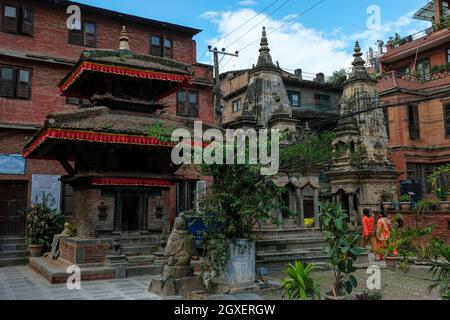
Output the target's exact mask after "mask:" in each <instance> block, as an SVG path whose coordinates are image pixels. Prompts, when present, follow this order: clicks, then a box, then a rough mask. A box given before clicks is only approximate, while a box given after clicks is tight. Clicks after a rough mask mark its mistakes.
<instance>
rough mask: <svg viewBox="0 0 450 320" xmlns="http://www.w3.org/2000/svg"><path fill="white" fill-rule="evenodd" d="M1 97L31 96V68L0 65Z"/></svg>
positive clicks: (21, 97) (28, 97)
mask: <svg viewBox="0 0 450 320" xmlns="http://www.w3.org/2000/svg"><path fill="white" fill-rule="evenodd" d="M0 97H5V98H19V99H30V98H31V70H30V69H26V68H18V67H12V66H0Z"/></svg>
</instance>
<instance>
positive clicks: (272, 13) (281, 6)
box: [226, 0, 324, 51]
mask: <svg viewBox="0 0 450 320" xmlns="http://www.w3.org/2000/svg"><path fill="white" fill-rule="evenodd" d="M290 1H291V0H286V1H285V2H283V3H282V4H281V5H280V6H279V7H277V8H276V9H275V10H274V11H272V12H271V13H270V14H269V15H267V16H266V17H265V18H264V19H263V20H261V21H260V22H258V23H257V24H255V25H254V26H253V27H252V28H251V29H250V30H248V31H247V32H245V33H244V34H242V35H241V36H240V37H239V38H237V39H236V40H234V41H233V42H231V43H230V44H228V45H227V46H226V47H231V46H232V45H233V44H235V43H236V42H238V41H239V40H241V39H242V38H243V37H245V36H246V35H247V34H249V33H250V32H252V31H253V30H255V28H256V27H257V26H259V25H260V24H261V23H263V22H264V21H266V20H267V19H269V18H270V17H272V16H273V15H274V14H275V13H276V12H278V10H280V9H281V8H283V7H284V6H285V5H286V4H288V2H290ZM323 1H324V0H323ZM239 51H240V50H239Z"/></svg>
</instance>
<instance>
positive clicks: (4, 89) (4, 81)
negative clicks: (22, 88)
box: [0, 67, 15, 98]
mask: <svg viewBox="0 0 450 320" xmlns="http://www.w3.org/2000/svg"><path fill="white" fill-rule="evenodd" d="M14 89H15V85H14V69H13V68H6V67H1V68H0V96H1V97H7V98H13V97H14V96H15V92H14Z"/></svg>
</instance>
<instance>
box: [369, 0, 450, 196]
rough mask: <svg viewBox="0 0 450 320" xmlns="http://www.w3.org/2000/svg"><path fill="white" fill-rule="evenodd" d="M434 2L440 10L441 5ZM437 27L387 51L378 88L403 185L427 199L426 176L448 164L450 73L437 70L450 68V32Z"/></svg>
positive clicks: (429, 193)
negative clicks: (414, 185) (412, 184)
mask: <svg viewBox="0 0 450 320" xmlns="http://www.w3.org/2000/svg"><path fill="white" fill-rule="evenodd" d="M435 2H436V7H437V8H439V7H442V0H435ZM440 15H441V13H439V12H436V14H435V16H436V17H437V16H440ZM434 26H435V29H433V31H430V30H431V29H430V30H428V31H427V32H428V34H426V33H424V36H423V37H419V38H418V39H415V40H411V39H410V40H407V41H406V42H405V43H404V44H402V45H397V46H394V45H388V50H387V53H386V54H384V55H383V56H382V57H381V58H380V62H381V68H382V72H383V76H382V79H381V80H380V81H379V83H378V86H377V89H378V91H379V92H380V95H381V100H382V102H383V104H384V105H387V106H388V108H387V120H388V128H389V135H390V140H389V144H390V147H391V148H392V161H393V162H394V164H395V166H396V168H397V170H398V171H399V172H400V173H401V176H400V178H399V180H400V181H401V180H407V179H408V180H417V181H418V182H419V183H420V187H421V191H422V196H424V197H430V196H432V195H431V191H432V188H431V186H430V185H429V183H428V182H427V176H428V175H429V174H431V173H432V172H433V171H434V170H435V169H436V168H437V167H439V166H440V165H442V164H444V163H448V162H450V134H449V132H450V129H449V128H450V116H449V111H447V112H446V109H447V110H450V94H449V92H450V72H449V71H445V72H444V71H442V70H441V71H436V70H435V69H436V68H439V67H440V68H444V67H445V64H447V63H450V61H449V56H450V30H449V29H448V28H442V29H439V27H438V26H436V24H434ZM449 65H450V64H449ZM446 113H447V115H446Z"/></svg>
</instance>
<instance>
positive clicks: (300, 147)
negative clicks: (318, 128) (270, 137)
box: [280, 131, 336, 175]
mask: <svg viewBox="0 0 450 320" xmlns="http://www.w3.org/2000/svg"><path fill="white" fill-rule="evenodd" d="M334 139H335V135H334V133H332V132H323V133H319V134H317V133H314V132H312V131H311V132H309V133H305V134H302V136H301V138H300V139H299V140H297V141H296V142H295V143H293V144H289V145H287V146H284V147H282V148H281V151H280V158H281V159H280V170H281V171H283V172H286V173H299V174H302V175H307V174H309V173H311V172H320V171H323V170H324V169H326V168H327V167H328V166H329V165H330V164H331V161H332V160H333V158H334V157H335V156H336V152H335V151H334V150H333V147H332V143H333V140H334Z"/></svg>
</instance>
